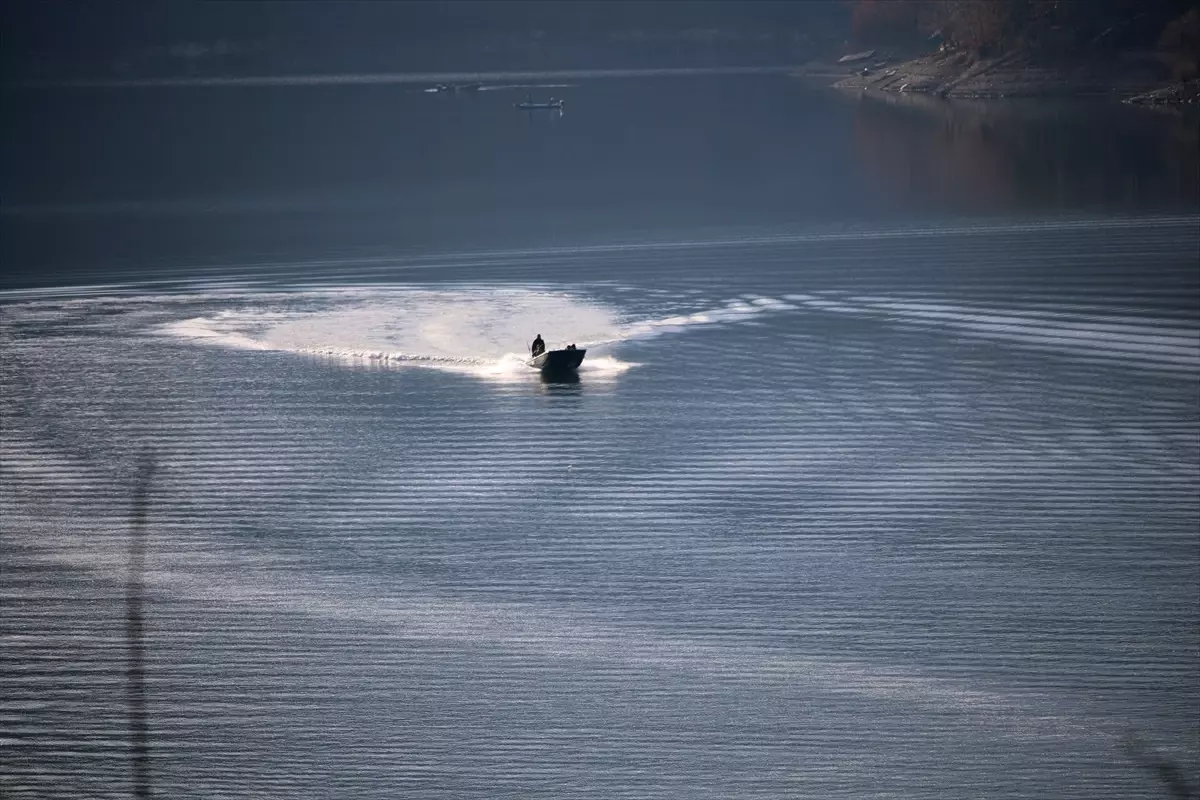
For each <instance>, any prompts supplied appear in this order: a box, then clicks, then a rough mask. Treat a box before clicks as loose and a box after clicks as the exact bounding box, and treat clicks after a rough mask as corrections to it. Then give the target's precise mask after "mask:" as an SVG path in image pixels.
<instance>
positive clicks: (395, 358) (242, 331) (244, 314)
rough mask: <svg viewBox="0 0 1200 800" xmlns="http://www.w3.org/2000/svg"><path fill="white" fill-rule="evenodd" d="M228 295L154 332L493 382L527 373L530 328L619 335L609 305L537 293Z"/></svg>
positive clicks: (593, 337)
mask: <svg viewBox="0 0 1200 800" xmlns="http://www.w3.org/2000/svg"><path fill="white" fill-rule="evenodd" d="M227 299H234V298H233V297H230V298H227ZM237 300H238V301H240V302H238V301H235V302H234V303H233V304H232V306H231V307H227V308H225V309H223V310H221V311H219V312H216V313H209V314H205V315H204V316H198V317H192V318H188V319H184V320H177V321H172V322H169V323H166V324H163V325H160V326H158V327H157V328H156V329H155V331H154V332H155V333H157V334H160V335H166V336H169V337H172V338H176V339H183V340H187V341H191V342H196V343H202V344H209V345H219V346H224V347H230V348H236V349H242V350H259V351H276V352H284V353H296V354H303V355H310V356H320V357H325V358H332V359H338V360H341V361H343V362H346V363H362V362H370V363H374V364H381V365H388V366H416V367H428V368H434V369H442V370H448V371H453V372H459V373H464V374H470V375H474V376H476V377H481V378H486V379H489V380H499V381H508V380H517V379H528V378H529V377H531V375H532V374H533V373H532V371H531V370H530V369H529V367H528V365H527V364H526V363H525V362H526V360H527V358H528V356H527V355H526V353H527V352H528V350H527V348H528V342H529V341H531V340H532V339H533V337H534V336H535V335H536V334H539V333H540V334H541V335H542V337H543V338H544V339H545V341H546V342H547V343H548V345H549V346H550V347H551V348H554V347H561V346H566V345H567V344H571V343H574V344H577V345H579V346H581V347H589V346H592V345H595V344H597V343H611V342H618V341H621V340H622V338H623V337H622V336H621V335H620V326H619V324H618V322H617V316H616V314H615V312H613V311H612V310H610V309H608V308H606V307H604V306H601V305H599V304H596V303H593V302H589V301H587V300H584V299H582V298H581V297H579V296H576V295H572V294H569V293H564V292H553V291H547V290H539V289H512V288H505V289H494V288H479V287H474V288H456V289H436V290H435V289H418V288H405V287H394V286H393V287H378V286H376V287H343V288H341V289H338V290H328V289H322V290H314V291H303V292H294V293H280V294H273V295H241V296H240V298H237ZM251 303H253V305H251ZM633 366H635V364H633V363H631V362H624V361H620V360H618V359H617V358H615V357H614V356H612V355H611V354H605V353H603V352H601V353H590V354H589V356H588V358H587V360H586V361H585V365H584V368H583V369H582V370H581V371H582V372H584V373H585V374H589V375H592V376H596V377H606V376H614V375H618V374H620V373H621V372H624V371H626V370H628V369H630V368H631V367H633Z"/></svg>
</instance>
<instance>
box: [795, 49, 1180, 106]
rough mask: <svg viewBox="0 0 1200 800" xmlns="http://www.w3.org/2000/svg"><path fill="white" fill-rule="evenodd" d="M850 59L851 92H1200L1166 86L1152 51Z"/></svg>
mask: <svg viewBox="0 0 1200 800" xmlns="http://www.w3.org/2000/svg"><path fill="white" fill-rule="evenodd" d="M848 59H849V61H847V60H846V59H843V62H841V63H839V64H838V65H837V66H838V67H840V68H841V72H842V75H843V77H841V78H840V79H838V80H836V82H835V83H834V86H835V87H837V88H839V89H846V90H852V91H872V92H894V93H911V94H928V95H934V96H937V97H948V98H975V99H984V98H1001V97H1080V96H1089V95H1090V96H1110V97H1120V98H1122V99H1126V100H1128V101H1129V102H1133V103H1146V104H1157V105H1181V104H1186V103H1195V102H1198V101H1197V96H1198V95H1200V88H1198V87H1200V83H1198V82H1197V81H1194V80H1193V81H1189V82H1186V83H1172V84H1169V85H1166V86H1164V84H1166V83H1167V81H1168V76H1166V75H1164V70H1163V67H1162V65H1161V63H1159V62H1158V61H1157V60H1156V59H1155V58H1154V57H1153V55H1152V54H1145V55H1141V56H1126V57H1124V58H1122V59H1118V60H1114V61H1099V60H1093V61H1077V62H1062V63H1050V62H1045V61H1038V60H1035V59H1033V58H1032V57H1030V56H1028V55H1022V54H1019V53H1008V54H1005V55H1001V56H998V57H995V58H976V57H973V56H971V55H969V54H968V53H966V52H961V51H959V52H956V51H940V52H938V53H934V54H932V55H925V56H921V57H918V58H914V59H911V60H901V59H895V58H891V57H889V56H888V55H887V54H886V53H885V54H880V53H876V52H875V51H867V52H865V53H859V54H854V55H852V56H849V57H848ZM804 72H808V71H807V70H806V71H804ZM809 74H810V75H811V74H812V73H809Z"/></svg>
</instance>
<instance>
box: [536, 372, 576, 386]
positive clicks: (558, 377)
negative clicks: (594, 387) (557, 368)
mask: <svg viewBox="0 0 1200 800" xmlns="http://www.w3.org/2000/svg"><path fill="white" fill-rule="evenodd" d="M540 379H541V381H542V383H543V384H545V385H547V386H572V385H575V384H578V383H579V373H578V372H576V371H575V370H573V369H571V370H563V371H561V372H542V373H541V374H540Z"/></svg>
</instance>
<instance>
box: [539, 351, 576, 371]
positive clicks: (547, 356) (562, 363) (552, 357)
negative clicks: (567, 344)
mask: <svg viewBox="0 0 1200 800" xmlns="http://www.w3.org/2000/svg"><path fill="white" fill-rule="evenodd" d="M585 353H587V350H586V349H583V348H580V349H576V350H547V351H546V352H544V353H542V354H540V355H537V356H534V357H533V358H532V359H530V361H529V362H528V363H529V366H531V367H533V368H534V369H540V370H541V371H542V372H574V371H575V370H577V369H579V365H580V364H582V363H583V356H584V354H585Z"/></svg>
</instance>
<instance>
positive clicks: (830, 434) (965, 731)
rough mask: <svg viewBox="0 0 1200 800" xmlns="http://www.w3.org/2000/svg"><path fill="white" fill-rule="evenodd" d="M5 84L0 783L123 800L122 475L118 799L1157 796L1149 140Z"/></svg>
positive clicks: (1174, 192) (627, 91)
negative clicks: (560, 360) (146, 792)
mask: <svg viewBox="0 0 1200 800" xmlns="http://www.w3.org/2000/svg"><path fill="white" fill-rule="evenodd" d="M546 83H555V81H551V80H547V81H546ZM526 91H528V92H531V93H533V94H534V95H535V96H537V97H544V96H549V95H550V94H555V96H559V97H564V98H566V100H567V108H566V113H564V114H563V115H561V116H548V115H532V116H531V115H528V114H521V113H519V112H516V111H514V110H513V109H512V107H511V106H512V103H513V102H514V101H516V100H519V99H521V98H523V96H524V93H525V92H526ZM3 97H4V104H5V107H6V119H9V120H11V122H9V123H6V125H5V127H4V129H3V131H2V132H0V141H2V142H3V148H2V151H0V153H2V159H3V160H2V162H0V166H2V173H0V175H2V177H3V181H4V192H3V197H4V200H3V205H2V206H0V234H3V235H2V236H0V257H2V260H3V263H4V264H5V273H4V277H3V279H2V280H3V292H2V293H0V365H2V369H0V415H2V420H3V426H2V427H0V556H2V558H3V569H2V570H0V593H2V594H0V597H2V601H0V602H2V605H0V663H2V665H3V666H2V668H0V795H3V796H5V797H14V798H17V797H20V798H26V797H28V798H33V797H38V798H41V797H60V796H61V797H80V796H88V797H106V796H114V797H125V796H129V795H130V793H131V792H132V790H133V788H134V784H133V772H132V771H131V762H132V758H131V757H132V755H133V751H132V749H131V733H130V724H129V714H130V711H129V709H130V705H129V699H130V698H129V694H128V687H129V685H130V676H129V674H128V671H127V667H128V663H129V659H128V653H129V651H128V642H127V640H128V637H127V633H128V629H127V618H126V617H127V592H128V590H129V588H130V587H129V586H128V585H127V579H128V576H129V547H130V531H131V529H132V523H131V514H132V509H133V507H134V493H135V488H134V487H135V483H136V481H135V474H136V472H137V464H138V459H139V457H140V456H141V454H142V453H143V452H145V451H147V450H150V451H152V452H153V453H154V456H155V460H156V471H155V472H154V475H153V477H152V479H151V481H150V484H149V494H148V510H147V525H146V528H145V531H146V553H145V570H144V572H143V574H142V577H141V588H140V592H142V593H143V594H144V600H143V606H142V608H143V613H144V615H145V656H144V657H145V677H144V701H145V703H146V709H147V713H148V745H149V773H148V774H149V781H150V785H151V787H152V789H153V792H154V794H155V796H161V797H221V796H239V797H241V796H257V797H279V798H284V797H286V798H295V797H355V798H358V797H402V796H414V797H447V798H450V797H454V798H458V797H468V798H470V797H478V798H484V797H487V798H495V797H512V798H528V797H546V798H561V797H596V798H618V797H630V798H633V797H637V798H644V797H663V798H666V797H672V798H674V797H679V798H683V797H687V798H696V797H713V798H730V797H746V798H751V797H763V798H766V797H772V798H774V797H789V798H791V797H813V798H826V797H906V798H907V797H940V798H962V797H1023V798H1044V797H1064V798H1097V797H1111V798H1129V797H1162V796H1165V790H1164V788H1163V786H1162V785H1161V784H1160V783H1159V782H1158V780H1157V778H1156V777H1155V775H1154V774H1153V772H1152V771H1149V770H1146V769H1144V768H1142V767H1139V766H1138V765H1137V764H1136V763H1135V760H1134V759H1131V757H1130V756H1129V754H1128V752H1127V749H1126V748H1125V747H1124V745H1123V742H1124V740H1125V739H1126V737H1128V736H1135V737H1137V738H1138V739H1139V740H1140V741H1142V742H1144V743H1145V744H1146V746H1148V747H1152V748H1154V749H1156V750H1158V751H1159V752H1160V753H1161V754H1162V755H1164V756H1165V757H1168V758H1170V759H1172V760H1173V761H1174V762H1175V763H1176V764H1178V765H1179V767H1180V768H1181V770H1182V772H1183V774H1184V775H1185V776H1186V777H1187V779H1188V780H1190V781H1191V782H1192V783H1193V784H1195V783H1197V782H1200V724H1198V723H1197V719H1200V682H1198V680H1197V678H1198V675H1197V669H1198V666H1197V665H1198V664H1200V393H1198V390H1197V385H1198V384H1197V379H1198V377H1200V275H1198V270H1197V258H1198V254H1200V208H1198V206H1197V192H1198V181H1197V176H1196V172H1197V162H1196V158H1195V152H1196V149H1195V135H1196V134H1195V127H1194V121H1193V120H1189V119H1187V118H1183V117H1174V116H1171V115H1160V114H1157V113H1155V112H1151V111H1147V110H1144V109H1131V108H1125V107H1121V106H1113V105H1110V104H1105V103H1069V104H1046V103H1040V104H1026V103H1022V104H1016V103H1014V104H1009V105H999V106H997V105H978V106H972V105H946V104H923V103H922V102H921V101H920V99H916V100H909V101H907V102H896V101H892V102H885V101H882V100H875V99H871V98H856V97H843V96H838V95H828V94H825V93H822V92H816V91H814V90H812V89H810V88H806V87H804V86H802V85H800V84H799V83H796V82H792V81H789V80H787V79H784V78H781V77H762V76H758V77H739V78H712V77H708V78H702V79H701V78H688V79H683V78H677V79H672V80H662V79H660V80H619V81H618V80H609V81H604V80H594V81H585V82H579V83H577V84H576V85H572V86H554V87H548V86H544V87H536V88H524V87H513V88H507V89H497V90H495V91H489V92H484V93H480V94H479V95H477V96H458V97H446V96H440V95H428V94H424V93H421V92H420V91H419V90H417V89H416V88H415V87H412V86H403V85H397V86H336V87H330V86H307V87H306V86H293V87H272V88H263V87H258V88H246V87H240V88H231V87H206V88H172V89H153V90H151V89H137V90H134V89H123V90H105V91H99V90H88V91H78V90H76V91H65V90H62V91H55V92H42V93H33V92H28V91H26V92H15V91H8V92H6V93H5V94H4V96H3ZM538 332H540V333H541V334H542V335H543V336H544V337H545V338H546V340H547V341H548V342H549V344H550V345H551V346H561V345H565V344H567V343H569V342H575V343H577V344H578V345H579V346H580V347H586V348H587V349H588V354H587V358H586V360H585V362H584V367H583V369H582V370H581V371H580V374H579V376H578V380H572V381H561V382H551V381H545V380H542V379H541V378H540V377H539V376H537V375H536V374H533V373H531V372H530V371H529V370H528V369H527V368H526V367H525V366H524V365H523V363H522V357H523V355H522V354H523V353H524V349H525V347H526V346H527V343H528V341H529V340H530V339H532V337H533V335H534V334H535V333H538ZM135 588H136V587H135Z"/></svg>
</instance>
